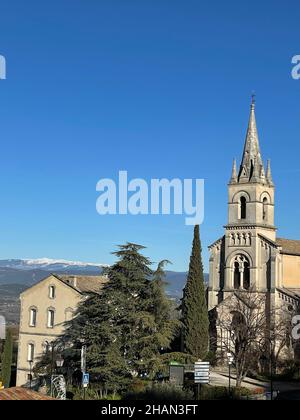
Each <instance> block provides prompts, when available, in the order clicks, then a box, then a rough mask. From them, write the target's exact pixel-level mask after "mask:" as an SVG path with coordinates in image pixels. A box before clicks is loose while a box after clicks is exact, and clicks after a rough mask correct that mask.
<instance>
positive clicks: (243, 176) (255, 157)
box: [239, 95, 263, 182]
mask: <svg viewBox="0 0 300 420" xmlns="http://www.w3.org/2000/svg"><path fill="white" fill-rule="evenodd" d="M255 166H256V168H255ZM262 166H263V162H262V157H261V153H260V147H259V140H258V133H257V127H256V119H255V97H254V95H252V101H251V110H250V118H249V124H248V130H247V135H246V140H245V146H244V152H243V158H242V163H241V167H240V172H239V182H257V176H258V177H259V174H258V175H257V174H256V179H255V180H254V179H252V177H253V173H254V171H258V172H259V168H261V167H262Z"/></svg>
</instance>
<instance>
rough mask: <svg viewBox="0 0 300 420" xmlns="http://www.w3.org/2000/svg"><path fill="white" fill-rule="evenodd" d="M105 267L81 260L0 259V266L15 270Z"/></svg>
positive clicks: (66, 269) (91, 270) (75, 269)
mask: <svg viewBox="0 0 300 420" xmlns="http://www.w3.org/2000/svg"><path fill="white" fill-rule="evenodd" d="M104 267H107V264H96V263H86V262H81V261H68V260H55V259H51V258H40V259H9V260H0V268H11V269H15V270H43V271H49V272H57V271H59V272H63V271H66V272H69V271H70V270H71V271H75V272H76V271H80V272H81V271H83V270H84V271H86V272H94V271H97V272H99V270H102V269H103V268H104Z"/></svg>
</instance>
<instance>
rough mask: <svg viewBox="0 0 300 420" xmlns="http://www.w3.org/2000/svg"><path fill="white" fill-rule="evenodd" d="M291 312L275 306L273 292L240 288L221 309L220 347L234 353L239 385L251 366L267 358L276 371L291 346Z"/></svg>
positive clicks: (218, 320) (219, 319)
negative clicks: (279, 360) (270, 293)
mask: <svg viewBox="0 0 300 420" xmlns="http://www.w3.org/2000/svg"><path fill="white" fill-rule="evenodd" d="M291 317H292V314H291V312H289V311H288V310H287V309H286V308H283V307H280V308H275V307H274V305H273V304H272V303H271V301H270V295H268V294H265V293H264V294H262V293H256V292H255V291H254V290H251V289H250V290H247V291H245V290H241V291H237V292H235V293H234V294H233V295H232V296H231V297H230V298H228V299H226V300H225V301H224V302H223V303H222V305H221V306H220V307H219V309H218V316H217V330H218V333H217V336H218V339H217V340H218V348H219V349H220V348H221V349H222V352H224V350H225V351H226V352H228V353H231V354H232V355H233V357H234V365H235V369H236V386H237V387H240V386H241V384H242V382H243V380H244V378H245V377H246V376H247V373H248V372H249V370H250V369H251V368H252V367H257V366H258V365H259V364H261V362H262V360H263V359H264V360H265V365H267V366H268V368H269V369H270V368H271V369H272V370H271V373H273V372H274V370H273V369H274V367H276V364H277V361H278V359H279V356H280V354H281V352H282V351H283V349H287V348H289V344H290V343H289V339H290V329H291Z"/></svg>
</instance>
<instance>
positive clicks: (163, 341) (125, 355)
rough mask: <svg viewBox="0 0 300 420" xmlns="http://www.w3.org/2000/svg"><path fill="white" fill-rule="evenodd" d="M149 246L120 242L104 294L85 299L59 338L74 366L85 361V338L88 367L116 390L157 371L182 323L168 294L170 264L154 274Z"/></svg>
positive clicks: (99, 381)
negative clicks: (145, 252)
mask: <svg viewBox="0 0 300 420" xmlns="http://www.w3.org/2000/svg"><path fill="white" fill-rule="evenodd" d="M143 249H144V247H142V246H140V245H136V244H132V243H128V244H126V245H121V246H119V250H118V251H117V252H115V253H114V255H116V256H117V258H118V259H117V262H116V263H115V264H114V265H112V266H111V267H110V268H109V269H108V272H107V274H108V281H107V283H105V285H104V287H103V289H102V290H101V293H100V294H97V293H94V294H90V295H89V296H88V298H87V299H85V300H84V301H82V303H81V304H80V305H79V307H78V309H77V313H76V316H75V317H74V318H73V319H72V320H71V321H70V322H68V323H67V324H66V329H65V332H64V334H63V336H62V337H61V338H60V340H59V341H60V344H65V347H66V348H67V350H65V352H64V359H65V365H67V366H72V367H73V368H75V367H77V368H79V366H80V348H81V346H82V344H83V343H84V344H85V345H86V346H87V369H88V371H89V372H90V373H91V374H92V376H93V377H94V379H95V380H96V381H97V382H98V383H102V384H103V385H104V386H105V388H106V389H109V390H110V391H118V390H122V389H125V388H126V386H127V384H128V380H130V379H131V378H132V377H133V376H135V375H136V374H142V373H146V374H147V375H148V376H149V377H151V376H153V375H154V373H155V371H156V370H157V369H158V366H159V358H160V353H161V351H162V349H167V348H168V346H169V345H170V342H171V340H172V338H173V336H174V334H175V330H176V328H178V321H174V320H171V319H170V312H171V311H170V308H169V302H168V300H167V299H166V297H165V295H164V281H163V277H164V273H163V265H164V263H163V262H162V263H160V264H159V266H158V270H157V271H156V272H155V273H153V271H152V270H151V268H150V267H151V261H150V260H149V259H148V258H147V257H145V256H143V255H142V254H141V251H142V250H143Z"/></svg>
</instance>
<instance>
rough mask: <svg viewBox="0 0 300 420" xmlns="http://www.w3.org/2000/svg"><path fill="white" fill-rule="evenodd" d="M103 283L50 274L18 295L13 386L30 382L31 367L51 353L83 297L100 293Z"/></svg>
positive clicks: (101, 279)
mask: <svg viewBox="0 0 300 420" xmlns="http://www.w3.org/2000/svg"><path fill="white" fill-rule="evenodd" d="M106 281H107V279H106V277H103V276H72V275H54V274H51V275H49V276H48V277H46V278H45V279H43V280H42V281H40V282H39V283H37V284H35V285H34V286H32V287H30V288H29V289H27V290H25V291H24V292H23V293H22V294H21V296H20V299H21V314H20V333H19V346H18V365H17V386H22V385H24V384H26V383H28V382H29V381H30V375H32V371H33V368H34V365H35V363H36V362H37V361H38V360H39V358H40V357H41V356H42V355H43V353H44V352H45V351H47V350H49V349H51V344H52V342H53V341H55V340H56V339H57V337H58V336H60V335H61V334H62V332H63V330H64V325H65V322H66V321H69V320H71V319H72V317H73V316H74V313H75V311H76V308H77V306H78V304H79V303H80V302H81V301H82V299H84V298H85V296H86V295H87V293H89V292H98V291H100V290H101V288H102V286H103V284H104V283H105V282H106Z"/></svg>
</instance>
